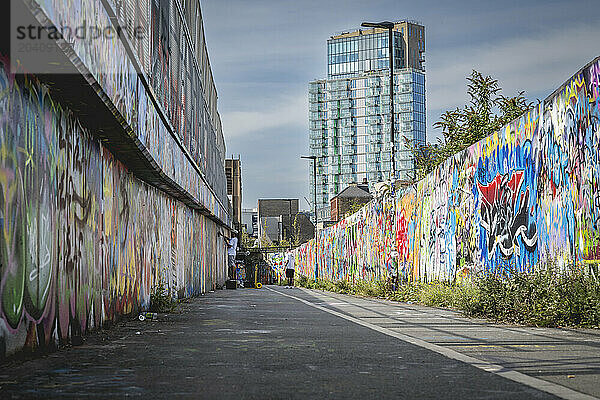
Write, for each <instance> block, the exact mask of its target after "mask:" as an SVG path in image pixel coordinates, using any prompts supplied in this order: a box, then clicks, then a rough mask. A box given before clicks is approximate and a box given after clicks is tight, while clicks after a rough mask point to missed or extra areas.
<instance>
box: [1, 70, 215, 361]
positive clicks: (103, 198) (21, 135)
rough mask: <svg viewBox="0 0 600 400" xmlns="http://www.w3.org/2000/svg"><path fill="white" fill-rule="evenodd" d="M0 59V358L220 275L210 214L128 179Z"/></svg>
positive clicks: (192, 290) (41, 90)
mask: <svg viewBox="0 0 600 400" xmlns="http://www.w3.org/2000/svg"><path fill="white" fill-rule="evenodd" d="M7 69H8V66H7V64H6V62H3V61H0V114H1V115H2V119H1V120H0V212H1V217H2V218H1V220H0V229H1V232H2V235H1V236H0V262H1V265H0V301H1V303H0V358H1V357H2V356H3V355H5V354H9V353H14V352H16V351H18V350H21V349H23V348H29V349H33V348H37V347H48V346H49V347H52V346H54V345H55V344H57V343H58V342H63V343H65V342H67V341H68V340H69V338H71V337H73V336H79V335H81V334H84V333H86V332H87V331H89V330H90V329H92V328H95V327H98V326H101V325H103V324H104V323H107V322H110V321H114V320H116V319H118V318H119V317H120V316H121V315H124V314H129V313H132V312H136V311H137V310H140V309H145V308H147V307H148V305H149V300H150V293H151V291H152V289H153V288H154V287H156V286H157V284H158V283H159V282H160V281H162V282H163V283H164V284H165V285H166V287H167V288H168V289H169V291H170V293H171V294H172V295H173V296H179V297H182V296H191V295H195V294H199V293H202V292H204V291H206V290H209V289H211V288H213V287H214V286H215V284H216V283H217V282H221V283H222V282H223V281H224V279H225V275H224V274H225V271H226V267H225V245H224V241H223V239H222V237H221V236H220V235H219V234H218V233H219V230H220V229H223V228H219V227H218V226H217V225H216V223H215V222H213V221H212V220H211V219H209V218H207V217H205V216H203V215H201V214H200V213H199V212H198V211H195V210H193V209H191V208H189V207H187V206H186V205H184V204H183V203H181V202H179V201H177V200H175V199H174V198H172V197H170V196H168V195H166V194H164V193H163V192H161V191H159V190H158V189H156V188H154V187H151V186H149V185H147V184H145V183H143V182H142V181H140V180H138V179H136V178H135V177H134V176H133V175H132V174H131V173H129V172H128V170H127V169H126V168H125V167H124V165H123V164H121V163H120V162H119V161H117V160H116V159H115V158H114V157H113V156H112V155H111V153H110V152H108V151H107V150H106V149H105V148H104V147H103V146H102V145H101V144H100V142H99V141H98V140H96V139H94V137H93V136H92V134H91V132H90V131H89V130H88V129H86V127H85V126H83V125H82V124H81V123H80V121H79V120H78V119H77V118H76V116H75V115H73V113H72V112H71V111H70V110H69V109H67V108H65V107H63V106H62V105H61V104H60V103H57V102H56V101H55V100H54V99H53V98H52V97H51V96H50V95H49V94H48V92H47V90H46V89H45V87H44V86H43V85H40V84H39V83H38V82H37V81H36V80H35V79H33V78H28V79H26V80H23V81H18V80H16V79H15V77H14V76H12V75H10V74H9V73H8V72H7Z"/></svg>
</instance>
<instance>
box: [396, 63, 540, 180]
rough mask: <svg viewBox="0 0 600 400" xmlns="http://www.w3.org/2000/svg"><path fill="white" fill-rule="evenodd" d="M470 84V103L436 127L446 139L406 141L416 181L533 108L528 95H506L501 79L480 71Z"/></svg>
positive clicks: (449, 113)
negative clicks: (503, 91)
mask: <svg viewBox="0 0 600 400" xmlns="http://www.w3.org/2000/svg"><path fill="white" fill-rule="evenodd" d="M467 81H468V82H469V83H468V85H467V94H468V95H469V97H470V101H469V104H467V105H465V106H464V107H463V108H462V109H460V108H458V107H457V108H456V109H454V110H448V111H446V112H444V113H443V114H442V115H441V116H440V120H439V121H437V122H436V123H435V124H434V125H433V126H434V127H435V128H439V129H441V130H442V135H443V136H442V138H438V140H437V143H435V144H425V145H419V144H415V143H414V142H413V141H412V140H409V139H406V138H405V140H406V141H407V144H408V146H409V148H410V149H411V151H412V153H413V157H414V160H415V170H416V176H415V178H416V179H421V178H422V177H424V176H425V175H427V174H428V173H429V172H431V171H433V170H434V169H435V168H436V167H437V166H438V165H440V164H441V163H443V162H444V161H445V160H446V159H447V158H448V157H451V156H452V155H454V154H456V153H458V152H459V151H461V150H464V149H465V148H467V147H469V146H470V145H471V144H473V143H475V142H477V141H479V140H481V139H483V138H485V137H486V136H488V135H490V134H492V133H493V132H495V131H497V130H499V129H500V128H501V127H502V126H504V125H505V124H507V123H509V122H511V121H513V120H514V119H516V118H518V117H519V116H520V115H522V114H523V113H524V112H526V111H528V110H530V109H531V107H532V106H533V103H531V102H528V101H527V99H526V98H525V96H524V92H519V94H517V95H516V96H514V97H505V96H503V95H502V94H500V92H501V90H502V89H501V88H500V86H499V85H498V80H497V79H493V78H492V77H491V76H484V75H483V74H481V73H480V72H478V71H476V70H473V71H472V72H471V75H470V76H469V77H467ZM496 111H497V112H496Z"/></svg>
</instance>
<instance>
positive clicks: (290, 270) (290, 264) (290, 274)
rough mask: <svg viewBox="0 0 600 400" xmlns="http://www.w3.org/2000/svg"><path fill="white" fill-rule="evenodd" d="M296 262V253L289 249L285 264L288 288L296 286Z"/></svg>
mask: <svg viewBox="0 0 600 400" xmlns="http://www.w3.org/2000/svg"><path fill="white" fill-rule="evenodd" d="M295 263H296V257H294V253H293V252H291V251H288V252H287V254H286V264H285V276H286V278H287V280H288V286H287V287H288V288H291V287H293V286H294V272H295V269H296V266H295V265H294V264H295Z"/></svg>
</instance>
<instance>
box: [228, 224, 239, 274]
mask: <svg viewBox="0 0 600 400" xmlns="http://www.w3.org/2000/svg"><path fill="white" fill-rule="evenodd" d="M237 246H238V238H237V236H236V235H235V234H234V235H233V236H232V237H231V239H229V242H228V243H227V261H228V266H229V279H235V256H236V255H237Z"/></svg>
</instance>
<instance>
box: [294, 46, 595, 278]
mask: <svg viewBox="0 0 600 400" xmlns="http://www.w3.org/2000/svg"><path fill="white" fill-rule="evenodd" d="M599 85H600V58H597V59H596V60H594V61H593V62H591V63H590V64H589V65H587V66H586V67H585V68H583V69H582V70H581V71H579V72H578V73H577V74H575V75H574V76H573V77H572V78H571V79H569V81H567V82H566V83H565V84H564V85H563V86H561V87H560V88H559V89H558V90H557V91H555V92H554V93H553V94H552V95H551V96H550V97H548V98H547V99H546V100H545V101H544V102H542V103H540V104H539V105H537V106H536V107H534V108H533V109H532V110H530V111H529V112H528V113H526V114H525V115H522V116H521V117H520V118H519V119H517V120H515V121H513V122H512V123H510V124H508V125H506V126H505V127H503V128H502V129H501V130H500V131H498V132H490V136H488V137H487V138H485V139H483V140H481V141H479V142H477V143H475V144H473V145H472V146H470V147H469V148H467V149H466V150H464V151H462V152H460V153H458V154H456V155H455V156H453V157H451V158H450V159H448V160H446V162H445V163H444V164H442V165H440V166H439V167H438V168H437V169H436V170H434V171H433V172H431V173H430V174H429V175H428V176H426V177H425V178H424V179H422V180H421V181H419V182H417V183H416V184H415V185H413V186H412V187H409V188H406V189H404V190H402V191H399V192H397V193H395V195H393V196H391V197H390V196H388V197H387V198H384V199H375V200H373V201H372V202H371V203H369V204H367V205H366V206H365V207H364V208H363V209H362V210H360V211H359V212H357V213H356V214H354V215H351V216H350V217H348V218H346V219H345V220H342V221H341V222H339V223H338V224H337V225H334V226H332V227H330V228H327V229H324V230H322V231H320V232H319V233H318V236H317V240H316V242H315V241H314V240H312V241H310V242H308V243H306V244H304V245H303V246H301V247H300V248H298V249H297V250H296V252H297V263H298V271H299V272H300V273H301V274H303V275H306V276H308V277H315V276H318V277H321V278H328V279H334V280H335V279H345V280H350V281H352V280H356V279H364V280H375V279H386V278H387V277H390V276H391V275H394V274H398V275H399V276H400V277H402V278H403V279H406V280H425V281H432V280H449V281H454V280H457V279H462V278H464V277H466V276H470V275H475V274H481V273H484V274H485V273H498V272H507V273H510V272H512V271H531V270H532V269H534V268H536V266H538V265H541V264H543V263H544V262H546V261H553V262H555V263H557V264H558V265H559V266H563V267H564V266H567V265H575V266H580V267H585V268H589V269H590V270H592V271H595V272H596V273H597V272H598V268H599V267H600V179H599V176H600V175H599V174H600V97H599V95H600V88H599Z"/></svg>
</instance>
